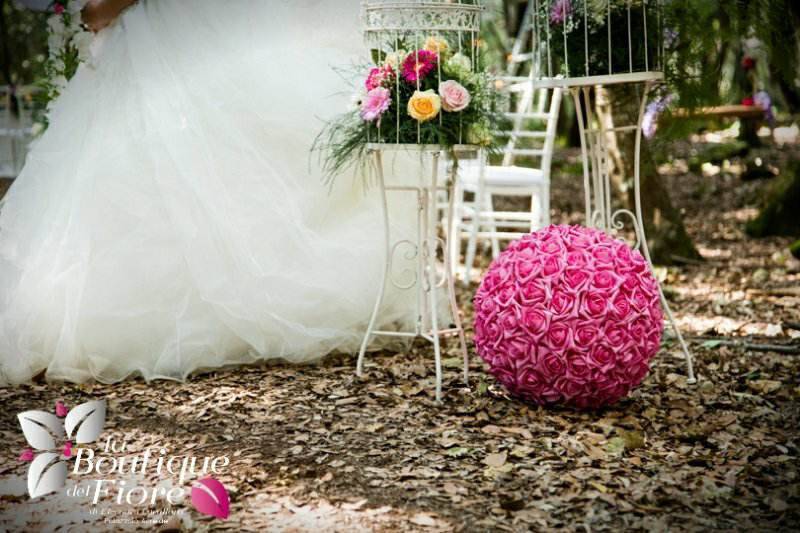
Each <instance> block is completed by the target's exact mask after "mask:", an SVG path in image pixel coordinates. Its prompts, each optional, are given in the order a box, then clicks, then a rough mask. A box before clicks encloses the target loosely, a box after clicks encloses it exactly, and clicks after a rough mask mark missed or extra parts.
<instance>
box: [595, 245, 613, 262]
mask: <svg viewBox="0 0 800 533" xmlns="http://www.w3.org/2000/svg"><path fill="white" fill-rule="evenodd" d="M592 256H594V261H595V263H597V264H598V265H612V264H614V252H612V251H611V247H610V246H605V245H602V244H598V245H596V246H595V247H594V248H593V249H592Z"/></svg>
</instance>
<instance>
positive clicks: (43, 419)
mask: <svg viewBox="0 0 800 533" xmlns="http://www.w3.org/2000/svg"><path fill="white" fill-rule="evenodd" d="M17 418H19V425H20V426H21V427H22V433H24V434H25V440H27V441H28V445H30V446H31V447H32V448H35V449H37V450H53V449H55V448H56V446H57V445H56V442H57V439H61V438H62V437H63V436H64V426H62V425H61V420H59V418H58V417H57V416H56V415H54V414H52V413H47V412H45V411H25V412H24V413H20V414H18V415H17Z"/></svg>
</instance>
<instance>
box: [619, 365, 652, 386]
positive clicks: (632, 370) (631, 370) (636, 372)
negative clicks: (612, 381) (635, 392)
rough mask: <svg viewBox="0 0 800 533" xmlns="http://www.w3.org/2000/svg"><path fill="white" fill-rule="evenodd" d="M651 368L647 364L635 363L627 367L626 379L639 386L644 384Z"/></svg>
mask: <svg viewBox="0 0 800 533" xmlns="http://www.w3.org/2000/svg"><path fill="white" fill-rule="evenodd" d="M649 371H650V367H649V366H648V365H647V363H645V362H639V363H633V364H630V365H628V366H626V367H625V377H626V378H627V381H628V382H630V383H634V384H636V385H638V384H639V383H641V382H642V380H643V379H644V377H645V376H646V375H647V372H649Z"/></svg>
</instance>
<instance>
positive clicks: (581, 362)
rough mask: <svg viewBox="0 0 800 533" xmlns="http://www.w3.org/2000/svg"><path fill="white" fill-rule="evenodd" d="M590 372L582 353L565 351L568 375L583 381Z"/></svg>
mask: <svg viewBox="0 0 800 533" xmlns="http://www.w3.org/2000/svg"><path fill="white" fill-rule="evenodd" d="M590 373H591V369H590V368H589V363H587V361H586V357H585V356H584V355H583V354H582V353H578V352H574V351H570V352H567V374H568V375H569V377H571V378H573V379H575V380H577V381H581V382H583V381H584V380H586V379H587V378H588V377H589V375H590Z"/></svg>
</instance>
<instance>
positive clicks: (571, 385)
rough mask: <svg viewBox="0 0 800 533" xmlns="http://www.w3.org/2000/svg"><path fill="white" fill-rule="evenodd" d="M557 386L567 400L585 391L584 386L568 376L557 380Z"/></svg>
mask: <svg viewBox="0 0 800 533" xmlns="http://www.w3.org/2000/svg"><path fill="white" fill-rule="evenodd" d="M555 388H556V389H558V390H559V391H560V392H561V394H562V396H564V399H565V400H571V399H572V398H574V397H575V396H578V395H579V394H580V393H581V392H582V391H583V386H582V385H581V384H580V383H576V382H575V381H573V380H571V379H568V378H561V379H558V380H556V382H555Z"/></svg>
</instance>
